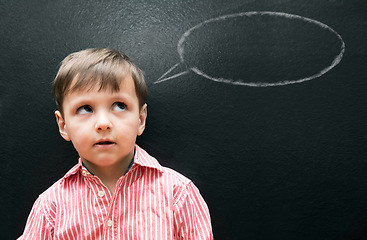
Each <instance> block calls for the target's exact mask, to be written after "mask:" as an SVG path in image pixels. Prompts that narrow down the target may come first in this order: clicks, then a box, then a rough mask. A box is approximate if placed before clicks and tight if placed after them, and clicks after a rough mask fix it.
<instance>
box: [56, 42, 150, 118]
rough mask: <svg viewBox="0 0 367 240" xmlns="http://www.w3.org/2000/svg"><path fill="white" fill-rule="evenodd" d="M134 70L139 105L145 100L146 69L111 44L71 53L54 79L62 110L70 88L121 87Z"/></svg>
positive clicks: (60, 109) (57, 98) (57, 101)
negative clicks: (142, 68)
mask: <svg viewBox="0 0 367 240" xmlns="http://www.w3.org/2000/svg"><path fill="white" fill-rule="evenodd" d="M128 74H131V76H132V78H133V80H134V84H135V91H136V95H137V97H138V99H139V106H140V107H142V106H143V105H144V104H145V101H146V98H147V86H146V83H145V80H144V74H143V71H142V70H141V69H140V68H138V67H137V66H136V65H135V64H134V63H133V62H132V61H131V60H130V58H129V57H128V56H126V55H125V54H123V53H121V52H119V51H117V50H114V49H111V48H90V49H86V50H82V51H79V52H75V53H72V54H70V55H68V56H67V57H66V58H65V59H64V60H63V61H62V62H61V66H60V68H59V71H58V73H57V75H56V77H55V80H54V81H53V85H52V91H53V93H54V97H55V101H56V106H57V108H58V109H59V111H60V112H61V113H63V111H62V103H63V100H64V97H65V96H66V94H67V93H68V92H72V91H75V90H84V89H87V88H89V89H91V88H93V87H94V86H95V85H97V84H98V85H99V90H103V89H107V88H109V89H111V90H112V91H119V86H120V84H121V82H122V81H123V79H124V77H125V76H126V75H128Z"/></svg>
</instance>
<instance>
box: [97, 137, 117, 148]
mask: <svg viewBox="0 0 367 240" xmlns="http://www.w3.org/2000/svg"><path fill="white" fill-rule="evenodd" d="M115 145H116V143H115V142H114V141H112V140H111V139H100V140H98V141H97V142H96V143H95V144H94V145H93V146H95V147H97V148H102V149H108V148H111V147H113V146H115Z"/></svg>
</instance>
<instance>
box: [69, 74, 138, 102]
mask: <svg viewBox="0 0 367 240" xmlns="http://www.w3.org/2000/svg"><path fill="white" fill-rule="evenodd" d="M74 81H75V82H77V79H74V80H73V82H72V83H71V85H70V87H69V89H68V91H67V92H66V94H65V100H66V99H69V100H70V98H75V97H79V98H81V97H83V96H87V95H89V96H91V95H93V94H96V93H108V94H111V95H116V94H122V95H124V96H126V97H127V96H128V97H130V98H132V99H136V100H138V97H137V94H136V91H135V83H134V80H133V78H132V76H131V75H130V74H128V75H125V76H124V77H122V78H121V79H119V81H116V82H104V81H103V80H96V81H89V82H87V83H85V84H83V85H79V86H78V87H75V84H76V83H74Z"/></svg>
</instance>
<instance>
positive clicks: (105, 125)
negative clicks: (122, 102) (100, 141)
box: [95, 112, 112, 131]
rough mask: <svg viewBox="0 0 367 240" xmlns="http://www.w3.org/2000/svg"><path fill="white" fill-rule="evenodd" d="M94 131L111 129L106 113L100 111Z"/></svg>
mask: <svg viewBox="0 0 367 240" xmlns="http://www.w3.org/2000/svg"><path fill="white" fill-rule="evenodd" d="M95 128H96V131H111V129H112V123H111V121H110V119H109V117H108V114H107V113H104V112H100V113H98V115H97V119H96V126H95Z"/></svg>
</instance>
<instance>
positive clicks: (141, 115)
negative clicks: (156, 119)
mask: <svg viewBox="0 0 367 240" xmlns="http://www.w3.org/2000/svg"><path fill="white" fill-rule="evenodd" d="M147 114H148V113H147V104H144V106H142V107H141V109H140V113H139V126H138V136H140V135H142V134H143V132H144V129H145V123H146V120H147Z"/></svg>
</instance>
